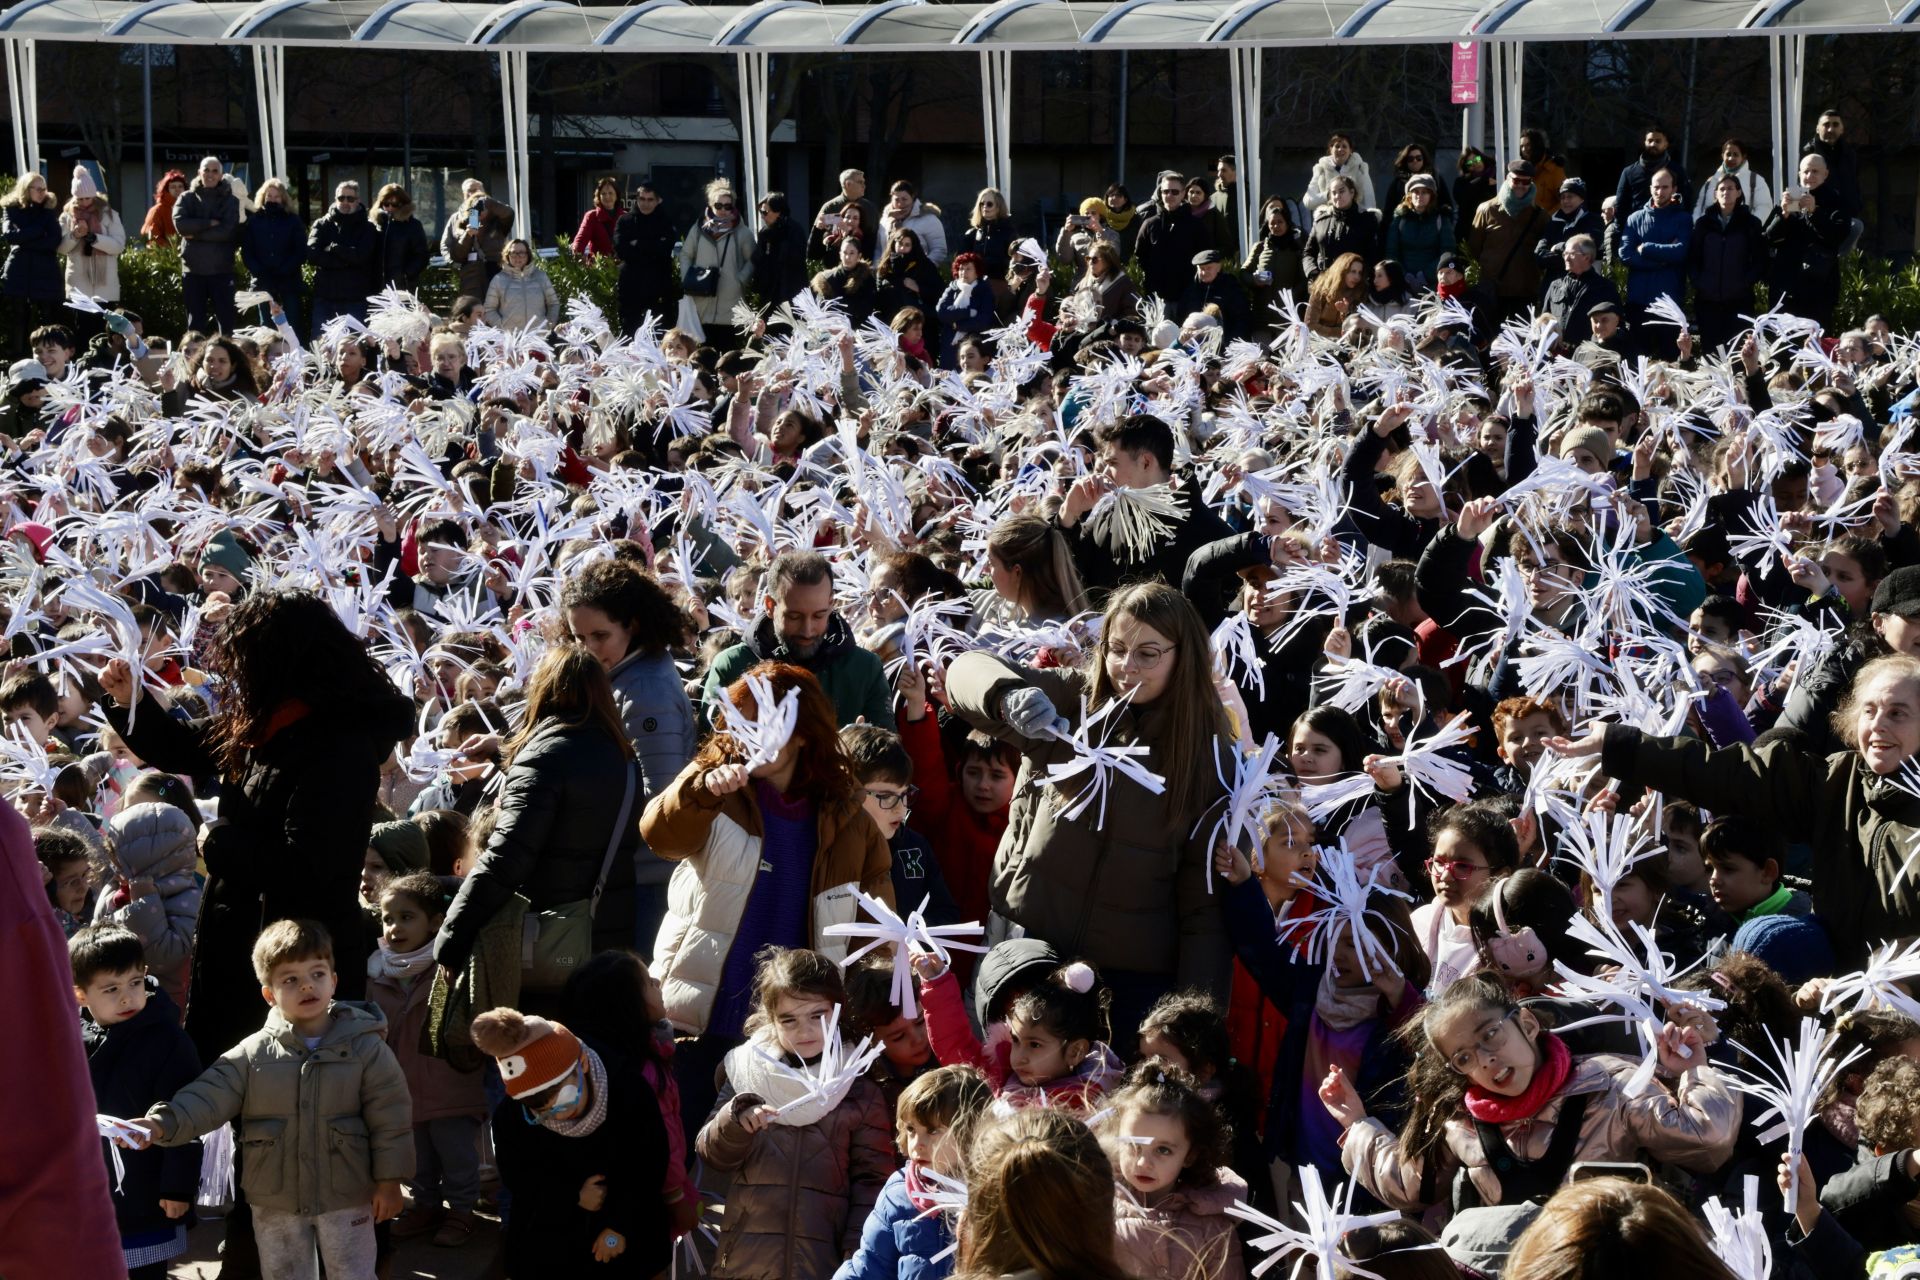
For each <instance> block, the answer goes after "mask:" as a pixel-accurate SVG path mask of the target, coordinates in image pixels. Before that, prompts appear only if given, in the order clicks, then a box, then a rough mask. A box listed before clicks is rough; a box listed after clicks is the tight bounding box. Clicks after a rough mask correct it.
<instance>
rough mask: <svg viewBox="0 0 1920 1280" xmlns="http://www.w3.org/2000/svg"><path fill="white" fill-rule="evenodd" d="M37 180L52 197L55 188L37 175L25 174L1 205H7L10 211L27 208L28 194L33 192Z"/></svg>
mask: <svg viewBox="0 0 1920 1280" xmlns="http://www.w3.org/2000/svg"><path fill="white" fill-rule="evenodd" d="M35 180H38V181H39V183H40V185H41V186H42V187H45V188H46V190H47V194H48V196H49V197H51V196H52V194H53V188H52V187H49V186H47V180H46V179H45V178H42V177H40V175H39V174H37V173H23V174H21V175H20V180H19V181H18V182H16V183H14V184H13V190H12V191H10V192H8V193H7V198H6V199H5V200H0V205H5V206H6V207H7V208H9V209H24V208H26V207H27V204H28V203H29V201H28V193H29V192H31V191H32V190H33V184H34V182H35ZM50 202H51V201H49V203H50Z"/></svg>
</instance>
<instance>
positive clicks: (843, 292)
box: [817, 262, 892, 329]
mask: <svg viewBox="0 0 1920 1280" xmlns="http://www.w3.org/2000/svg"><path fill="white" fill-rule="evenodd" d="M819 284H820V289H819V290H817V293H818V296H819V298H820V301H822V302H831V301H833V300H834V299H835V298H838V299H839V300H840V301H841V302H842V303H844V304H845V305H846V308H847V320H848V322H849V323H851V324H852V325H853V327H854V328H855V329H859V328H862V327H864V326H865V325H866V323H867V319H868V317H870V316H871V315H873V312H874V308H875V307H876V306H877V305H878V304H879V297H880V294H879V287H878V286H877V285H876V284H875V283H874V278H873V266H872V264H871V263H865V262H863V263H861V264H860V265H859V266H857V267H854V268H852V269H851V270H849V269H848V268H846V267H835V268H834V269H833V270H831V271H829V272H827V273H826V275H825V276H824V277H822V278H821V280H820V281H819ZM887 318H888V319H892V317H891V316H889V317H887Z"/></svg>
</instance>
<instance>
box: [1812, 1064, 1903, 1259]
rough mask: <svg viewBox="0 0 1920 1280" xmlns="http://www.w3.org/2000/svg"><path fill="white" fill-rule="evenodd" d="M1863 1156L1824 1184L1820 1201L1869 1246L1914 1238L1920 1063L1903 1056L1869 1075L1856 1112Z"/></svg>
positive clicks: (1874, 1247)
mask: <svg viewBox="0 0 1920 1280" xmlns="http://www.w3.org/2000/svg"><path fill="white" fill-rule="evenodd" d="M1857 1114H1858V1116H1859V1119H1860V1146H1861V1153H1862V1154H1861V1157H1860V1160H1859V1162H1858V1163H1856V1164H1855V1165H1854V1166H1853V1167H1852V1168H1851V1169H1848V1170H1846V1171H1845V1172H1843V1173H1841V1174H1839V1175H1837V1176H1835V1177H1833V1178H1830V1179H1828V1181H1827V1182H1826V1184H1825V1185H1824V1186H1822V1187H1821V1188H1820V1204H1821V1206H1822V1207H1823V1208H1825V1209H1826V1211H1827V1212H1828V1213H1830V1214H1832V1215H1833V1217H1834V1220H1835V1221H1836V1222H1838V1223H1839V1224H1840V1226H1842V1227H1844V1228H1845V1229H1846V1231H1847V1234H1848V1235H1850V1236H1852V1237H1853V1238H1854V1239H1855V1240H1857V1241H1859V1243H1860V1245H1861V1247H1862V1248H1865V1249H1868V1250H1877V1249H1891V1248H1893V1247H1894V1246H1895V1245H1900V1244H1906V1243H1908V1242H1909V1241H1911V1240H1912V1239H1913V1235H1914V1220H1915V1218H1916V1216H1920V1151H1916V1150H1915V1148H1917V1147H1920V1062H1915V1061H1914V1060H1913V1059H1912V1058H1908V1057H1905V1056H1903V1055H1895V1056H1894V1057H1891V1058H1888V1059H1886V1060H1885V1061H1883V1062H1882V1063H1881V1064H1880V1065H1879V1066H1877V1067H1875V1068H1874V1069H1873V1072H1872V1074H1870V1075H1869V1076H1868V1077H1867V1082H1866V1088H1864V1089H1863V1090H1861V1093H1860V1105H1859V1108H1858V1111H1857Z"/></svg>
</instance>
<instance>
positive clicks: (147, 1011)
mask: <svg viewBox="0 0 1920 1280" xmlns="http://www.w3.org/2000/svg"><path fill="white" fill-rule="evenodd" d="M143 807H144V806H143ZM146 986H147V1003H146V1007H145V1008H143V1009H141V1010H140V1012H138V1013H136V1014H134V1015H133V1016H132V1017H131V1018H128V1019H127V1020H126V1021H125V1022H116V1023H114V1024H113V1025H112V1026H110V1027H103V1026H101V1025H100V1024H99V1023H97V1022H95V1021H94V1020H93V1015H92V1014H90V1013H88V1012H86V1011H85V1010H84V1009H83V1010H81V1013H80V1038H81V1041H82V1043H84V1044H85V1045H86V1048H87V1056H88V1057H89V1058H91V1057H92V1056H93V1055H94V1054H96V1053H98V1052H99V1051H100V1049H101V1048H102V1047H103V1046H105V1045H109V1044H118V1043H119V1042H121V1041H123V1040H132V1039H136V1038H138V1037H141V1036H144V1035H145V1034H146V1033H147V1032H149V1031H151V1030H153V1029H154V1028H155V1027H162V1026H170V1027H177V1026H179V1025H180V1006H179V1005H177V1004H175V1003H174V1002H173V1000H172V998H171V997H170V996H168V995H167V992H166V989H165V988H164V987H162V986H161V985H160V979H158V978H156V977H154V976H153V975H152V974H148V975H147V981H146Z"/></svg>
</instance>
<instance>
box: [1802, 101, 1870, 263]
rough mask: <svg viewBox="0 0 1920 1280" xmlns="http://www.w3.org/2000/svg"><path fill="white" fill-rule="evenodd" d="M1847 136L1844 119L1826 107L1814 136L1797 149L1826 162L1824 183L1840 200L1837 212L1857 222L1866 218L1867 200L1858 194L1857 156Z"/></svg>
mask: <svg viewBox="0 0 1920 1280" xmlns="http://www.w3.org/2000/svg"><path fill="white" fill-rule="evenodd" d="M1846 135H1847V122H1846V120H1845V119H1844V118H1843V117H1842V116H1841V114H1840V113H1839V112H1838V111H1837V110H1835V109H1834V108H1832V107H1828V108H1827V109H1826V110H1825V111H1822V112H1821V113H1820V118H1819V119H1818V120H1817V121H1815V122H1814V126H1813V137H1811V138H1809V139H1808V140H1807V144H1806V145H1805V146H1803V147H1801V148H1800V154H1801V155H1802V156H1819V157H1820V158H1821V159H1822V160H1824V161H1826V164H1827V174H1828V177H1827V182H1828V184H1829V185H1831V186H1832V187H1833V191H1832V193H1831V194H1832V196H1833V197H1834V198H1836V199H1837V200H1838V201H1839V209H1840V212H1841V213H1843V214H1845V215H1846V216H1847V217H1848V218H1849V219H1860V218H1865V217H1866V216H1867V202H1866V198H1865V197H1864V196H1863V195H1862V194H1861V192H1860V153H1859V151H1858V150H1857V149H1856V148H1855V147H1854V145H1853V144H1852V143H1851V142H1848V141H1847V136H1846ZM1856 234H1857V233H1856Z"/></svg>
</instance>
